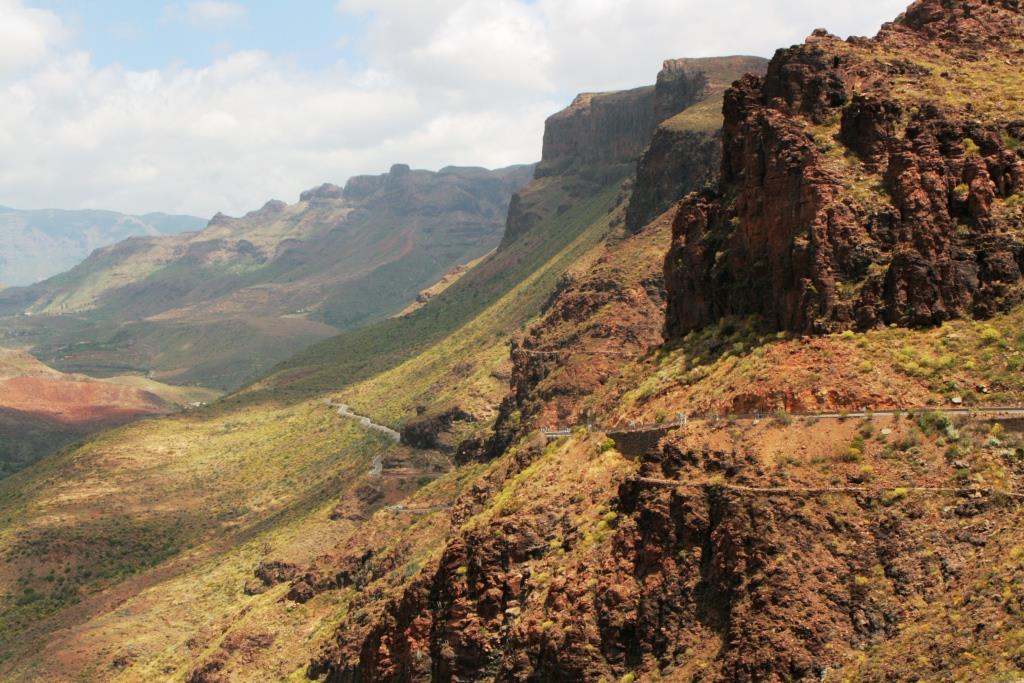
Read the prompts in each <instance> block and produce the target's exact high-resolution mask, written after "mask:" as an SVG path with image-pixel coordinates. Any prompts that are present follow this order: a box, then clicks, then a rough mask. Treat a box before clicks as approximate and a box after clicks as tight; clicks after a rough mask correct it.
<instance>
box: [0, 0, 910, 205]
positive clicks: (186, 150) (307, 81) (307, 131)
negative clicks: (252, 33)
mask: <svg viewBox="0 0 1024 683" xmlns="http://www.w3.org/2000/svg"><path fill="white" fill-rule="evenodd" d="M906 1H907V0H830V2H828V3H823V2H821V1H820V0H733V1H731V2H728V3H717V4H710V5H709V4H707V3H706V2H703V0H702V1H701V2H700V3H698V2H696V0H676V1H675V2H665V1H664V0H534V1H532V2H527V1H526V0H432V1H431V2H429V3H428V2H416V3H409V2H406V1H405V0H345V1H344V2H342V3H341V5H340V6H339V8H340V10H341V11H342V12H343V13H356V14H364V13H366V14H367V16H368V17H369V28H368V32H367V34H366V35H365V36H363V37H362V38H361V39H357V43H358V47H359V49H361V50H363V51H364V53H365V54H364V55H363V56H364V57H365V60H366V62H367V64H368V65H369V66H368V67H366V68H363V69H360V70H352V69H350V68H346V67H345V66H344V65H339V66H337V67H335V68H331V69H322V70H318V71H312V70H307V69H302V68H299V67H296V66H295V65H294V64H293V63H291V62H288V61H286V60H283V59H281V58H279V57H276V56H274V55H271V54H267V53H264V52H258V51H246V52H236V53H232V54H228V55H226V56H224V57H223V58H221V59H219V60H218V61H216V62H214V63H212V64H209V65H207V66H205V67H203V68H185V67H182V66H180V65H178V66H167V67H164V68H161V69H155V70H149V71H133V70H128V69H124V68H122V67H119V66H116V65H115V66H102V67H101V66H97V65H96V64H94V63H93V62H92V60H91V58H90V56H89V54H88V53H85V52H74V51H69V50H68V49H66V48H64V47H63V46H62V45H61V40H62V36H63V33H64V29H63V27H62V26H61V24H60V21H59V19H58V18H57V17H55V16H54V15H52V14H50V13H47V12H41V13H40V12H38V11H37V10H29V9H26V8H25V7H24V6H23V5H22V4H20V3H19V2H17V1H16V0H0V158H2V159H4V163H3V164H0V204H5V205H12V206H18V207H25V208H32V207H68V208H73V207H105V208H114V209H118V210H123V211H133V212H144V211H152V210H164V211H183V212H189V213H196V214H199V215H212V214H213V213H215V212H217V211H226V212H228V213H233V214H238V213H242V212H244V211H247V210H251V209H253V208H257V207H258V206H260V205H261V204H262V203H263V202H264V201H266V200H267V199H269V198H271V197H277V198H280V199H286V200H294V199H295V198H296V197H297V195H298V193H299V192H300V191H301V190H303V189H306V188H308V187H312V186H314V185H317V184H319V183H322V182H325V181H332V182H344V181H345V180H346V179H347V178H348V177H349V176H351V175H355V174H358V173H379V172H382V171H385V170H387V168H388V167H389V166H390V165H391V164H392V163H395V162H406V163H410V164H412V165H413V166H415V167H420V168H438V167H441V166H445V165H448V164H477V165H484V166H492V167H494V166H501V165H506V164H510V163H519V162H527V161H534V160H536V159H537V157H538V156H539V155H540V142H541V133H542V130H543V122H544V118H545V117H546V116H547V115H548V114H550V113H552V112H553V111H555V110H557V109H558V108H560V107H561V106H564V105H565V104H567V102H568V99H569V98H570V97H571V96H572V94H574V93H575V92H577V91H581V90H597V89H611V88H621V87H629V86H635V85H642V84H644V83H650V82H653V80H654V77H655V74H656V73H657V70H658V68H659V67H660V64H661V61H662V60H663V59H665V58H669V57H682V56H707V55H714V54H735V53H747V54H749V53H754V54H765V55H770V54H771V52H772V51H773V50H774V48H775V47H777V46H785V45H789V44H791V43H795V42H798V41H799V40H801V39H802V38H803V37H804V36H806V35H807V34H809V33H810V31H811V30H812V29H814V28H816V27H818V26H821V25H824V26H826V27H827V28H829V29H830V30H832V31H834V32H836V33H863V34H870V33H874V31H875V30H876V29H877V27H878V25H879V24H880V23H881V22H882V21H884V20H888V19H891V18H893V17H894V16H896V14H898V12H899V11H900V10H902V9H903V7H904V4H905V2H906ZM198 5H211V6H212V5H218V6H220V5H225V6H227V5H229V3H220V2H217V3H212V2H205V3H197V2H193V3H178V4H176V5H174V7H176V8H177V10H178V11H179V12H181V14H179V15H178V16H179V20H182V21H185V20H186V19H185V16H186V14H185V13H186V12H187V11H188V10H189V8H190V7H193V6H198ZM197 11H198V10H197ZM207 11H208V12H212V14H207V15H206V17H205V18H206V20H213V19H216V18H217V17H218V16H219V17H221V18H220V19H218V20H219V21H227V20H237V19H238V15H237V13H236V14H235V16H234V19H230V18H229V17H228V16H227V15H225V14H223V13H222V14H220V15H217V13H216V11H214V10H209V9H208V10H207ZM228 14H230V12H228ZM196 16H197V17H198V16H199V15H196ZM14 26H28V27H29V28H22V29H18V30H17V31H16V30H15V29H13V28H12V27H14ZM15 34H17V35H20V36H22V37H21V38H19V40H21V41H22V44H23V45H25V46H27V47H26V48H25V49H23V50H22V51H11V50H8V49H7V45H8V43H9V40H7V39H6V38H5V37H6V36H9V35H15ZM32 46H35V47H32ZM9 55H15V56H16V57H17V61H11V59H12V57H10V56H9ZM5 60H7V61H6V62H5ZM5 64H9V65H11V66H10V67H9V68H8V71H7V76H6V77H5V76H4V71H3V68H4V65H5ZM11 69H16V70H15V71H11Z"/></svg>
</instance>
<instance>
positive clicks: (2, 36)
mask: <svg viewBox="0 0 1024 683" xmlns="http://www.w3.org/2000/svg"><path fill="white" fill-rule="evenodd" d="M64 36H65V30H64V27H63V25H62V24H61V21H60V19H59V18H58V17H57V16H56V15H55V14H53V13H52V12H48V11H46V10H41V9H32V8H29V7H24V6H23V5H22V4H21V2H19V1H18V0H0V75H2V74H4V73H6V72H10V71H11V70H14V69H18V68H21V67H25V66H29V65H32V64H36V63H38V62H39V61H40V60H42V59H43V58H44V57H45V56H46V55H47V53H48V52H49V50H50V48H51V47H52V46H53V45H54V44H56V43H58V42H60V41H61V40H62V39H63V38H64Z"/></svg>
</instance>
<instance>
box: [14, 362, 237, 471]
mask: <svg viewBox="0 0 1024 683" xmlns="http://www.w3.org/2000/svg"><path fill="white" fill-rule="evenodd" d="M216 396H217V394H216V393H215V392H209V391H197V390H185V389H179V388H176V387H169V386H163V385H160V384H159V383H157V382H154V381H152V380H146V379H144V378H141V377H140V378H130V377H116V378H111V379H110V380H106V381H100V380H95V379H92V378H91V377H85V376H82V375H66V374H63V373H61V372H58V371H56V370H53V369H52V368H48V367H46V366H45V365H43V364H42V363H40V362H39V361H37V360H36V359H35V358H33V357H32V356H31V355H29V354H28V353H25V352H24V351H15V350H11V349H0V476H6V475H7V474H9V473H11V472H13V471H15V470H17V469H20V468H22V467H25V466H27V465H29V464H31V463H32V462H34V461H35V460H37V459H38V458H40V457H41V456H43V455H46V454H48V453H51V452H53V451H55V450H57V449H58V448H60V447H62V446H65V445H67V444H69V443H71V442H74V441H78V440H80V439H82V438H83V437H85V436H86V435H88V434H91V433H93V432H98V431H102V430H104V429H109V428H110V427H112V426H116V425H120V424H124V423H127V422H132V421H134V420H137V419H139V418H141V417H151V416H155V415H162V414H165V413H168V412H171V411H173V410H175V409H177V408H178V407H181V406H183V405H186V404H188V403H195V402H201V401H209V400H213V399H214V398H216Z"/></svg>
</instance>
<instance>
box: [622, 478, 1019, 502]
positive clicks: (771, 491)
mask: <svg viewBox="0 0 1024 683" xmlns="http://www.w3.org/2000/svg"><path fill="white" fill-rule="evenodd" d="M637 481H638V482H640V483H641V484H646V485H648V486H655V487H660V488H669V489H698V490H711V489H719V490H723V491H732V492H735V493H749V494H753V495H764V496H805V495H806V496H819V495H829V494H849V495H873V496H878V495H885V494H890V495H892V494H893V493H894V492H896V495H906V494H907V493H945V494H952V495H956V496H961V497H980V496H989V495H994V496H1003V497H1006V498H1012V499H1014V500H1024V493H1016V492H1014V491H999V490H996V489H991V488H962V487H960V488H957V487H951V486H911V485H902V484H897V485H895V486H887V487H878V486H871V487H868V486H812V487H805V488H804V487H798V486H741V485H738V484H726V483H722V482H709V481H696V482H684V481H676V480H674V479H657V478H654V477H637Z"/></svg>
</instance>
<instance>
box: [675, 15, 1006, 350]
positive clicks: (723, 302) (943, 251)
mask: <svg viewBox="0 0 1024 683" xmlns="http://www.w3.org/2000/svg"><path fill="white" fill-rule="evenodd" d="M1022 49H1024V16H1022V10H1021V7H1020V4H1019V3H1018V2H1016V1H1015V0H1009V1H999V2H992V1H983V0H969V1H967V2H959V3H952V2H943V1H942V0H920V1H919V2H916V3H914V4H913V5H912V6H911V8H910V9H909V10H908V11H907V12H906V13H905V14H904V15H903V16H901V17H900V18H899V19H898V20H897V21H896V22H894V23H892V24H888V25H886V26H885V27H883V30H882V31H881V33H880V34H879V35H878V36H877V37H876V38H874V39H870V40H868V39H850V40H848V41H841V40H839V39H838V38H836V37H834V36H831V35H829V34H828V33H827V32H824V31H817V32H815V34H814V35H813V36H812V37H811V38H810V39H808V41H807V42H806V43H805V44H804V45H801V46H798V47H795V48H792V49H789V50H783V51H780V52H779V53H778V54H777V55H776V56H775V58H774V59H773V60H772V63H771V65H770V66H769V68H768V72H767V74H766V76H765V77H763V78H756V77H752V76H750V77H746V78H745V79H743V81H742V82H740V83H739V84H738V85H737V86H736V87H734V88H732V89H731V90H730V91H729V92H728V93H727V94H726V98H725V139H726V141H727V142H726V145H725V148H724V151H723V160H722V171H721V176H722V177H721V183H720V186H719V187H718V189H717V190H715V191H709V192H705V193H703V194H701V195H700V196H695V197H693V198H691V199H690V200H688V201H687V203H686V204H685V205H684V206H682V207H681V209H680V210H679V213H678V216H677V218H676V223H675V227H674V241H673V247H672V249H671V251H670V252H669V254H668V257H667V259H666V263H665V269H666V280H667V286H668V291H669V310H668V320H667V333H668V335H669V336H676V335H681V334H685V333H687V332H688V331H690V330H693V329H697V328H700V327H703V326H705V325H707V324H710V323H713V322H714V321H716V320H718V319H719V318H721V317H722V316H725V315H730V314H740V315H747V314H757V315H760V316H762V317H763V318H764V319H765V320H766V321H767V322H768V324H769V325H771V326H774V327H776V328H779V329H786V330H795V331H802V332H828V331H836V330H844V329H867V328H871V327H874V326H878V325H882V324H897V325H904V326H922V325H932V324H936V323H940V322H942V321H944V320H948V319H951V318H956V317H968V316H988V315H991V314H993V313H995V312H996V311H998V310H1000V309H1004V308H1006V307H1009V306H1010V305H1012V304H1013V303H1014V302H1016V301H1019V300H1020V298H1021V269H1022V267H1024V230H1022V206H1024V194H1021V192H1022V191H1024V152H1022V146H1021V138H1020V135H1021V130H1022V121H1024V107H1021V105H1020V102H1019V99H1018V98H1017V97H1016V95H1014V94H1013V93H1014V91H1015V90H1016V89H1017V88H1018V87H1019V83H1020V79H1021V75H1022V64H1024V52H1022Z"/></svg>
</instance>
